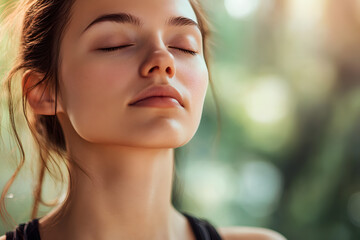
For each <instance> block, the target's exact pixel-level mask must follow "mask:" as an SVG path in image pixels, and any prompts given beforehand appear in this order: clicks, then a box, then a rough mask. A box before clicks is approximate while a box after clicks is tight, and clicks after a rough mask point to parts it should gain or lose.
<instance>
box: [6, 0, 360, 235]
mask: <svg viewBox="0 0 360 240" xmlns="http://www.w3.org/2000/svg"><path fill="white" fill-rule="evenodd" d="M203 2H204V3H205V7H206V8H207V9H208V12H209V15H210V16H211V22H212V23H213V24H214V26H215V29H216V33H215V34H214V39H213V40H214V42H215V47H214V54H213V61H212V64H211V67H212V69H211V72H212V78H213V81H214V84H215V90H216V92H217V95H218V103H219V105H220V112H217V111H216V108H215V104H214V100H213V97H212V94H211V91H210V89H209V91H208V95H207V99H206V103H205V107H204V112H203V118H202V122H201V125H200V127H199V130H198V132H197V134H196V135H195V137H194V138H193V140H192V141H191V142H190V143H189V144H188V145H186V146H184V147H182V148H180V149H177V151H176V173H177V181H176V184H175V186H174V199H173V203H174V205H175V207H176V208H178V209H179V210H183V211H187V212H190V213H193V214H194V215H196V216H200V217H203V218H206V219H208V220H209V221H210V222H212V223H213V224H214V225H216V226H231V225H241V226H260V227H267V228H272V229H274V230H276V231H279V232H280V233H282V234H283V235H285V236H286V237H287V238H288V239H290V240H297V239H298V240H303V239H306V240H356V239H360V161H359V160H360V79H359V77H360V1H359V0H337V1H336V0H316V1H313V0H203ZM1 61H2V62H0V66H4V65H6V64H7V62H6V59H4V57H2V58H1ZM3 69H5V68H3ZM3 71H4V70H2V72H1V76H3V73H4V72H3ZM217 114H220V116H221V131H220V134H221V135H220V138H219V139H218V141H217V142H216V135H217V127H218V124H219V122H218V121H217ZM1 115H3V118H2V126H4V127H2V129H5V126H6V124H7V119H6V118H7V115H6V113H3V114H1ZM23 133H24V134H23V137H24V138H25V139H26V138H28V137H27V134H28V132H27V130H26V128H25V127H24V130H23ZM2 134H3V135H2V147H0V150H1V153H0V161H1V163H0V187H1V188H2V187H3V185H4V184H5V181H6V180H7V179H8V178H9V177H10V175H11V173H12V172H13V170H14V167H15V166H16V162H14V161H13V160H12V159H11V157H10V156H13V155H14V154H16V153H11V151H10V150H9V149H12V148H13V147H14V146H15V145H13V146H12V145H11V144H10V140H9V136H8V135H7V132H6V131H4V130H2ZM28 139H30V138H28ZM25 145H27V147H28V150H27V151H28V152H29V153H30V154H32V149H31V144H30V143H29V144H25ZM5 150H6V151H5ZM25 170H26V171H23V172H22V174H21V175H20V176H19V178H18V179H17V180H16V182H15V185H14V186H13V187H12V188H11V191H10V192H9V194H8V196H7V206H8V209H9V212H10V213H11V214H12V216H13V217H14V218H15V220H16V221H17V222H24V221H28V218H29V216H30V207H31V204H32V198H31V187H32V184H33V181H32V180H31V175H32V170H31V165H29V166H27V167H26V169H25ZM45 189H46V191H45V194H47V196H49V198H50V199H51V197H50V196H53V195H54V194H55V193H56V191H55V187H54V185H53V184H52V181H51V179H49V180H48V181H47V182H46V183H45ZM48 210H49V209H48V208H46V207H42V208H41V212H40V215H41V214H45V213H46V212H47V211H48ZM6 230H8V229H7V228H5V226H4V225H2V224H0V235H1V234H3V233H4V232H5V231H6Z"/></svg>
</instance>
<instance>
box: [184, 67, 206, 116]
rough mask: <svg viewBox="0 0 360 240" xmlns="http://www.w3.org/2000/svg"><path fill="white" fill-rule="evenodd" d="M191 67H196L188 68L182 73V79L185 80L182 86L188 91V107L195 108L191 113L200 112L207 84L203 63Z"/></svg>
mask: <svg viewBox="0 0 360 240" xmlns="http://www.w3.org/2000/svg"><path fill="white" fill-rule="evenodd" d="M193 66H198V67H191V66H188V67H187V68H186V69H185V71H184V73H183V77H184V78H183V79H186V81H185V82H184V84H185V85H186V88H187V89H188V91H189V99H190V101H189V102H190V107H192V106H194V107H195V106H196V107H195V108H196V109H193V111H195V110H199V111H201V110H202V105H203V103H204V99H205V94H206V90H207V87H208V83H209V74H208V69H207V67H206V65H205V63H204V62H202V63H201V64H197V65H195V64H194V65H193Z"/></svg>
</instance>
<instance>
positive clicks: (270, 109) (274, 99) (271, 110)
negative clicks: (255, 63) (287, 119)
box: [244, 77, 289, 123]
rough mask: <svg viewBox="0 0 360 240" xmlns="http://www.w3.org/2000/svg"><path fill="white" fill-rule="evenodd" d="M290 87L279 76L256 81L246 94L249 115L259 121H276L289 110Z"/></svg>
mask: <svg viewBox="0 0 360 240" xmlns="http://www.w3.org/2000/svg"><path fill="white" fill-rule="evenodd" d="M288 103H289V94H288V88H287V86H286V84H285V83H284V81H283V80H281V79H279V78H277V77H266V78H264V79H261V80H260V81H258V82H256V83H255V85H254V86H253V87H252V89H250V91H249V92H248V93H247V95H246V96H245V101H244V105H245V106H244V107H245V111H246V113H247V114H248V116H249V117H250V118H251V119H252V120H254V121H256V122H259V123H275V122H277V121H279V120H280V119H282V118H283V117H284V116H285V115H286V114H287V113H288V110H289V104H288Z"/></svg>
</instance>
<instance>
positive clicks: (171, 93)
mask: <svg viewBox="0 0 360 240" xmlns="http://www.w3.org/2000/svg"><path fill="white" fill-rule="evenodd" d="M151 97H169V98H173V99H175V100H176V101H177V102H178V103H179V104H180V105H181V106H182V107H184V102H183V98H182V96H181V94H180V93H179V92H178V91H177V90H176V89H175V88H173V87H172V86H170V85H152V86H150V87H148V88H146V89H144V90H143V91H141V92H140V93H139V94H138V95H136V96H135V98H134V99H133V100H132V101H131V102H130V103H129V105H130V106H135V105H136V104H137V103H139V102H140V101H142V100H145V99H147V98H151Z"/></svg>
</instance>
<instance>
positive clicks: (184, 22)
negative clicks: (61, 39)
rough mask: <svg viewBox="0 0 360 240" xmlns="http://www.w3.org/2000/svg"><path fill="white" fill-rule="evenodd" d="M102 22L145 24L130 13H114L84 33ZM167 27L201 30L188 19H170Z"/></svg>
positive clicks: (96, 21)
mask: <svg viewBox="0 0 360 240" xmlns="http://www.w3.org/2000/svg"><path fill="white" fill-rule="evenodd" d="M100 22H116V23H130V24H133V25H135V26H138V27H141V26H142V25H143V24H144V23H143V22H142V21H141V20H140V18H138V17H136V16H134V15H131V14H129V13H113V14H105V15H101V16H100V17H98V18H96V19H95V20H94V21H92V22H91V23H90V24H89V25H88V26H87V27H86V28H85V29H84V31H83V33H84V32H85V31H86V30H88V29H89V28H90V27H92V26H93V25H95V24H97V23H100ZM166 25H168V26H195V27H197V28H198V29H199V30H200V27H199V24H197V23H196V22H195V21H194V20H192V19H190V18H186V17H182V16H180V17H170V18H169V19H168V20H167V21H166Z"/></svg>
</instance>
